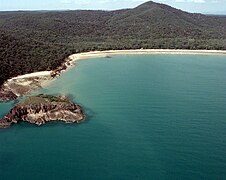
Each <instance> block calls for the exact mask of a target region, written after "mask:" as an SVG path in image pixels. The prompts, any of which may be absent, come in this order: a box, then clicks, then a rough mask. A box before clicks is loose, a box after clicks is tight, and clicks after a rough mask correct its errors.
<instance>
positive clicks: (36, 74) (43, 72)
mask: <svg viewBox="0 0 226 180" xmlns="http://www.w3.org/2000/svg"><path fill="white" fill-rule="evenodd" d="M51 72H52V71H40V72H35V73H30V74H24V75H21V76H17V77H13V78H11V79H9V80H8V81H12V80H18V79H26V78H32V77H40V76H50V75H51Z"/></svg>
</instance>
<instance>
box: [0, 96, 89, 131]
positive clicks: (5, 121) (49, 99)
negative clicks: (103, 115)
mask: <svg viewBox="0 0 226 180" xmlns="http://www.w3.org/2000/svg"><path fill="white" fill-rule="evenodd" d="M84 118H85V115H84V114H83V110H82V108H81V107H80V106H79V105H77V104H75V103H73V102H71V101H70V100H69V99H68V98H67V97H66V96H51V95H43V94H41V95H37V96H31V97H27V98H26V99H25V100H23V101H21V102H19V103H17V104H16V105H15V106H14V107H13V108H12V109H11V110H10V112H9V113H8V114H7V115H5V116H4V117H3V118H2V119H0V128H7V127H9V126H11V125H12V124H14V123H18V122H20V121H25V122H29V123H31V124H36V125H38V126H40V125H42V124H45V123H46V122H49V121H64V122H66V123H78V122H80V121H82V120H84Z"/></svg>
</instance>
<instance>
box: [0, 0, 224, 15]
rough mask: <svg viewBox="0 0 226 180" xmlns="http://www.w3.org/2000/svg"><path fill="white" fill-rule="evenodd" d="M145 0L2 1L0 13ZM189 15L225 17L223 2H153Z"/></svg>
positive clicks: (98, 7) (86, 7) (98, 6)
mask: <svg viewBox="0 0 226 180" xmlns="http://www.w3.org/2000/svg"><path fill="white" fill-rule="evenodd" d="M145 2H147V0H120V1H119V0H97V1H95V2H93V1H91V0H86V1H84V0H56V1H54V0H40V1H38V2H30V1H29V0H21V1H20V2H18V1H16V0H7V1H6V0H3V2H1V4H0V11H67V10H106V11H111V10H118V9H126V8H134V7H136V6H138V5H140V4H142V3H145ZM154 2H157V3H163V4H167V5H169V6H172V7H174V8H177V9H181V10H183V11H187V12H191V13H203V14H218V15H226V8H225V7H226V1H225V0H221V2H220V0H155V1H154Z"/></svg>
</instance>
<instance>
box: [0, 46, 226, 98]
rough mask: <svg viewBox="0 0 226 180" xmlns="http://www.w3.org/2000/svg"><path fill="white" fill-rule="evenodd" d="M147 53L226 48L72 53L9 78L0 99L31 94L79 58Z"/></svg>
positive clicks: (208, 52)
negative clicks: (54, 63)
mask: <svg viewBox="0 0 226 180" xmlns="http://www.w3.org/2000/svg"><path fill="white" fill-rule="evenodd" d="M145 54H178V55H180V54H182V55H183V54H189V55H226V50H183V49H180V50H179V49H178V50H177V49H131V50H107V51H90V52H84V53H77V54H72V55H70V56H69V57H68V58H66V59H65V61H64V62H63V63H62V65H61V66H60V67H58V68H57V69H56V70H53V71H41V72H34V73H29V74H24V75H20V76H17V77H13V78H11V79H8V80H7V81H6V82H5V83H4V84H3V85H2V87H0V101H9V100H14V99H16V98H17V97H20V96H23V95H26V94H29V93H30V92H31V91H33V90H36V89H38V88H41V87H43V86H45V85H46V84H47V83H48V82H49V81H51V80H53V79H55V77H57V76H58V75H60V74H62V73H63V72H64V71H65V70H67V69H68V68H69V67H72V66H74V62H76V61H78V60H84V59H91V58H98V57H111V56H115V55H145Z"/></svg>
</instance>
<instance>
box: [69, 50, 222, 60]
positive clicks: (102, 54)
mask: <svg viewBox="0 0 226 180" xmlns="http://www.w3.org/2000/svg"><path fill="white" fill-rule="evenodd" d="M142 54H200V55H208V54H211V55H226V51H225V50H177V49H132V50H109V51H91V52H85V53H78V54H72V55H70V56H69V59H71V60H72V61H76V60H81V59H89V58H98V57H107V56H114V55H142Z"/></svg>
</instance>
